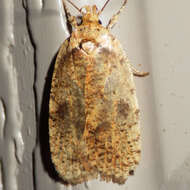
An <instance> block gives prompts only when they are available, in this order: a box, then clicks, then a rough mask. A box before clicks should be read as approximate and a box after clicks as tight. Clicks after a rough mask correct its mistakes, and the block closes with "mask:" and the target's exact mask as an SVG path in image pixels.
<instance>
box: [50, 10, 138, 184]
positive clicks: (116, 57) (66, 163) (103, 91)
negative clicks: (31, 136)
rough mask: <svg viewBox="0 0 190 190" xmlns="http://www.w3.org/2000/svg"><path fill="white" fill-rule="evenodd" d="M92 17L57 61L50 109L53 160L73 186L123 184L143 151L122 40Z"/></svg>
mask: <svg viewBox="0 0 190 190" xmlns="http://www.w3.org/2000/svg"><path fill="white" fill-rule="evenodd" d="M89 10H90V9H89ZM93 11H96V9H94V10H93ZM88 14H89V15H90V13H88V11H87V14H86V16H85V18H84V20H83V21H85V23H84V24H82V25H81V26H78V28H77V29H76V30H75V31H74V32H73V33H72V34H71V36H70V38H69V39H68V40H66V41H65V42H64V43H63V44H62V46H61V48H60V50H59V53H58V56H57V59H56V63H55V68H54V73H53V78H52V85H51V94H50V105H49V136H50V151H51V157H52V161H53V163H54V165H55V168H56V170H57V172H58V174H59V175H60V177H61V178H62V179H63V180H65V181H67V182H68V183H70V184H78V183H82V182H85V181H88V180H90V179H95V178H98V177H99V176H100V179H101V180H105V181H107V182H108V181H113V182H115V183H118V184H123V183H124V182H125V181H126V179H127V178H128V176H129V175H132V174H133V173H134V169H135V168H136V165H137V164H138V163H139V160H140V151H141V149H140V129H139V109H138V104H137V99H136V90H135V84H134V81H133V74H132V71H131V68H130V64H129V62H128V60H127V57H126V55H125V53H124V51H123V49H122V47H121V45H120V42H119V41H118V40H117V39H115V38H114V37H113V36H112V35H111V34H110V33H109V31H108V30H107V29H106V28H104V27H103V26H101V25H100V24H98V20H97V19H98V17H97V15H94V12H93V17H90V16H89V15H88ZM91 16H92V15H91ZM89 19H94V22H92V20H89Z"/></svg>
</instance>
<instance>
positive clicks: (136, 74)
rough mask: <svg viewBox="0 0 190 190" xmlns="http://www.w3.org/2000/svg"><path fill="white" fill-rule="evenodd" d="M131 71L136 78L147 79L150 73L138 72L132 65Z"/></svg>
mask: <svg viewBox="0 0 190 190" xmlns="http://www.w3.org/2000/svg"><path fill="white" fill-rule="evenodd" d="M130 67H131V69H132V72H133V75H134V76H137V77H145V76H147V75H149V72H141V71H138V70H137V69H135V68H134V67H133V66H132V65H130Z"/></svg>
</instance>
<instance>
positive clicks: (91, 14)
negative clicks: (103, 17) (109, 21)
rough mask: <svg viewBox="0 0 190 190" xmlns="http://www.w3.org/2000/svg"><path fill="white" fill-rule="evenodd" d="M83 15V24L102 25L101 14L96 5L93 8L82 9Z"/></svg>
mask: <svg viewBox="0 0 190 190" xmlns="http://www.w3.org/2000/svg"><path fill="white" fill-rule="evenodd" d="M81 13H82V23H83V24H88V23H96V24H101V21H100V20H99V12H98V9H97V7H96V5H93V6H89V5H87V6H85V7H83V8H82V9H81Z"/></svg>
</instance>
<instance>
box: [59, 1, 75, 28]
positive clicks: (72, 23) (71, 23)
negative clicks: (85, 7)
mask: <svg viewBox="0 0 190 190" xmlns="http://www.w3.org/2000/svg"><path fill="white" fill-rule="evenodd" d="M62 3H63V7H64V10H65V13H66V17H67V19H68V21H69V24H70V25H71V26H72V27H74V28H77V19H76V17H75V16H72V15H71V13H70V12H69V10H68V7H67V5H66V3H65V0H62Z"/></svg>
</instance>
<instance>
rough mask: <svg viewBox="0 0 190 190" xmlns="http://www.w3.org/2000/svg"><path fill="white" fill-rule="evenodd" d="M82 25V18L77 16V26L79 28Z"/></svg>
mask: <svg viewBox="0 0 190 190" xmlns="http://www.w3.org/2000/svg"><path fill="white" fill-rule="evenodd" d="M81 24H82V16H77V25H78V26H80V25H81Z"/></svg>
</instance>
